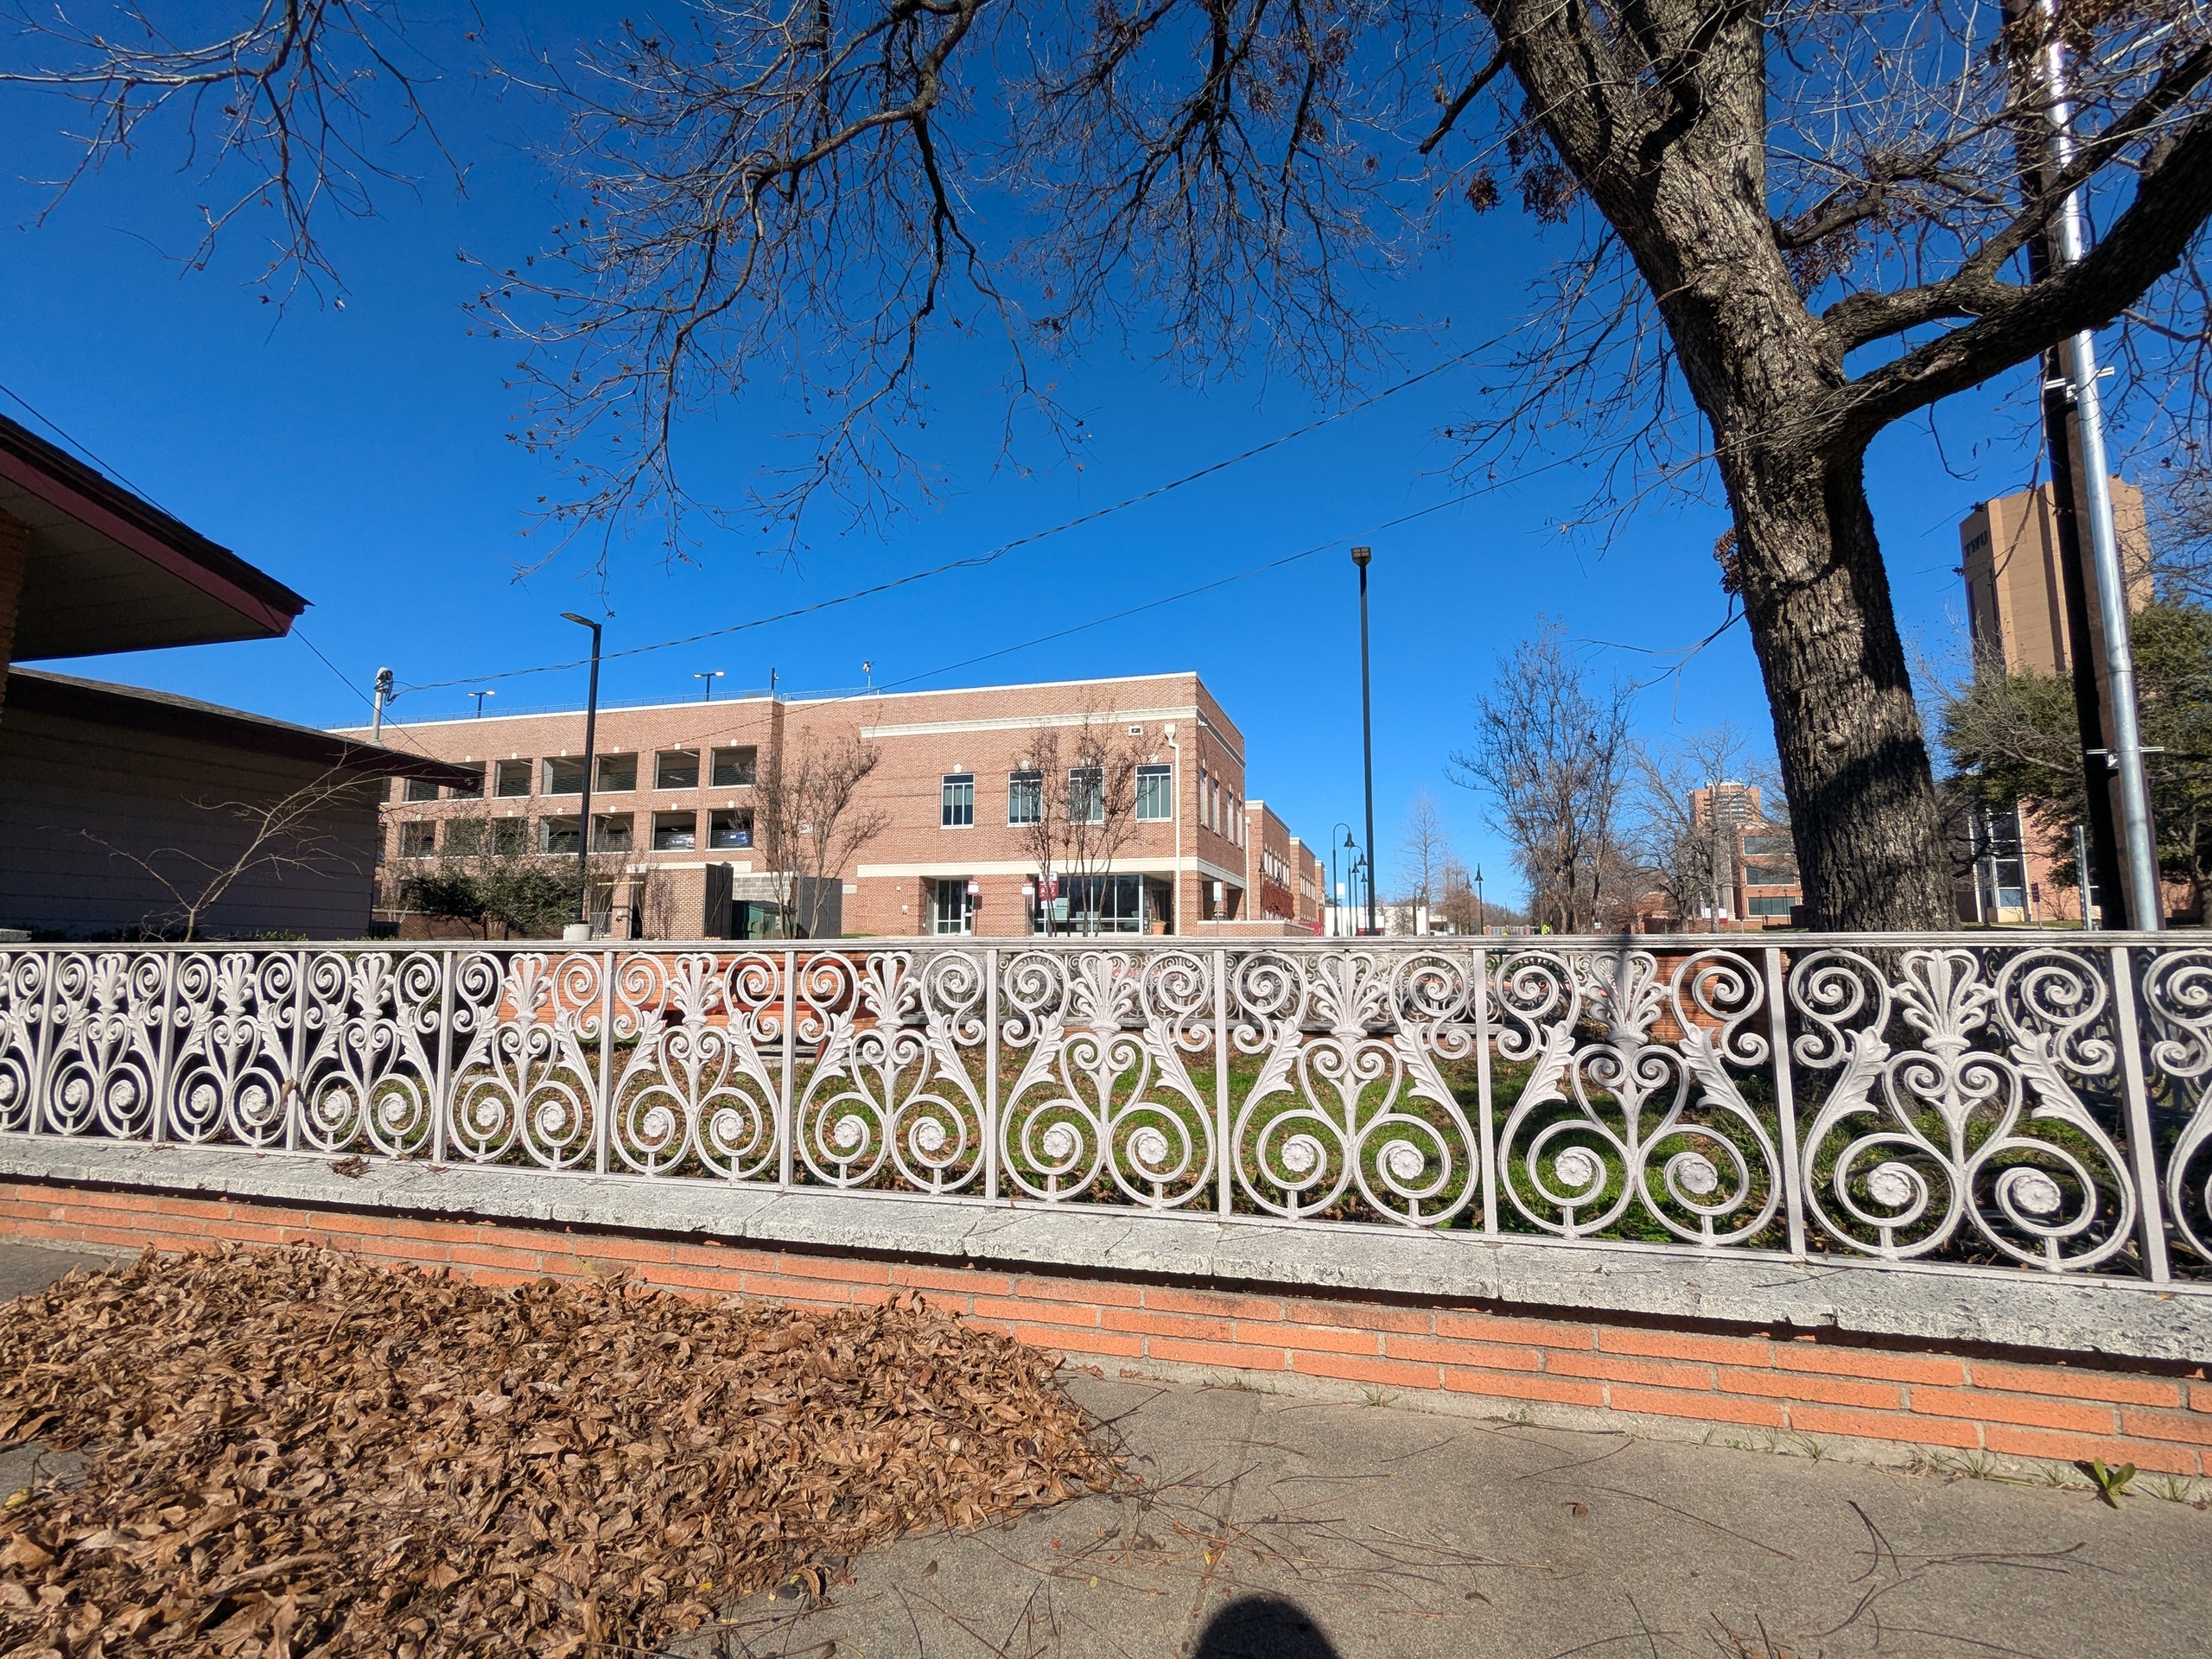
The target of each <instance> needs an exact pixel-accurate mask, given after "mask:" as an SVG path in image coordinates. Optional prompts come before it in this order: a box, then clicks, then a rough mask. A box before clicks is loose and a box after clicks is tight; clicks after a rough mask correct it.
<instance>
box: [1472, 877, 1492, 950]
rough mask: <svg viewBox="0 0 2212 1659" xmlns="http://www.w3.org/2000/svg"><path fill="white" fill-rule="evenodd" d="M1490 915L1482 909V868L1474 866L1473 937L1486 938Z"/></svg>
mask: <svg viewBox="0 0 2212 1659" xmlns="http://www.w3.org/2000/svg"><path fill="white" fill-rule="evenodd" d="M1489 922H1490V913H1489V912H1487V911H1485V910H1484V908H1483V867H1482V866H1481V865H1479V864H1478V865H1476V866H1475V937H1476V938H1488V937H1489V934H1490V927H1489Z"/></svg>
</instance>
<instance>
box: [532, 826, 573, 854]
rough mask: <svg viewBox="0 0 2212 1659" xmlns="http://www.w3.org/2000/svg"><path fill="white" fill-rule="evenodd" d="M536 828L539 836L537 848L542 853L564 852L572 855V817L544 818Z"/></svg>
mask: <svg viewBox="0 0 2212 1659" xmlns="http://www.w3.org/2000/svg"><path fill="white" fill-rule="evenodd" d="M538 828H539V829H540V831H541V837H540V839H539V841H538V843H537V849H538V851H540V852H542V853H566V854H569V855H570V856H572V857H573V856H574V855H575V850H576V820H575V819H574V818H545V819H543V820H541V821H540V823H539V825H538Z"/></svg>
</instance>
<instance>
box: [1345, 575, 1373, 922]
mask: <svg viewBox="0 0 2212 1659" xmlns="http://www.w3.org/2000/svg"><path fill="white" fill-rule="evenodd" d="M1374 556H1375V550H1373V549H1372V548H1366V547H1355V548H1354V549H1352V550H1351V562H1352V563H1354V564H1356V565H1357V566H1358V567H1359V734H1360V745H1361V748H1362V750H1363V753H1364V754H1365V756H1366V761H1367V931H1368V932H1369V933H1370V934H1372V933H1373V932H1374V931H1375V712H1374V702H1373V699H1372V698H1371V697H1370V695H1369V686H1370V681H1369V675H1368V666H1367V563H1368V561H1369V560H1370V559H1372V558H1373V557H1374Z"/></svg>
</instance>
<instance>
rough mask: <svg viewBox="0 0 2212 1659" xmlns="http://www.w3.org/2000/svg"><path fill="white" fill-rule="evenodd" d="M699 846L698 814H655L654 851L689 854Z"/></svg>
mask: <svg viewBox="0 0 2212 1659" xmlns="http://www.w3.org/2000/svg"><path fill="white" fill-rule="evenodd" d="M698 844H699V815H698V814H697V813H696V812H656V813H654V814H653V851H655V852H657V853H688V852H690V851H691V850H692V849H694V848H696V846H698Z"/></svg>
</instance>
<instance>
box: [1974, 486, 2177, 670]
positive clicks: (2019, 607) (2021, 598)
mask: <svg viewBox="0 0 2212 1659" xmlns="http://www.w3.org/2000/svg"><path fill="white" fill-rule="evenodd" d="M2112 512H2113V528H2114V529H2115V530H2116V531H2118V532H2119V536H2120V569H2122V570H2123V571H2126V572H2127V573H2128V600H2129V602H2130V604H2131V605H2133V607H2135V608H2136V609H2138V610H2140V609H2141V608H2142V607H2144V606H2145V605H2147V604H2148V603H2150V601H2151V575H2150V550H2151V536H2150V531H2149V528H2148V526H2147V524H2146V523H2145V518H2144V514H2143V492H2142V491H2140V490H2139V489H2137V488H2136V487H2135V486H2133V484H2129V483H2126V482H2124V481H2122V480H2120V479H2118V478H2115V479H2113V480H2112ZM1959 550H1960V552H1961V554H1962V555H1963V560H1962V563H1961V566H1960V574H1961V575H1962V576H1964V577H1965V578H1966V587H1967V630H1968V632H1969V633H1970V634H1971V635H1972V637H1973V639H1974V650H1975V651H1976V652H1977V653H1979V654H1981V655H1983V656H1986V657H1987V658H1992V659H1993V660H1995V661H1998V662H2001V663H2002V664H2005V667H2006V668H2007V669H2009V670H2012V671H2015V672H2017V671H2020V670H2022V669H2033V670H2035V671H2037V672H2039V673H2044V674H2069V673H2071V672H2072V671H2073V661H2074V657H2073V640H2072V638H2071V634H2070V631H2069V629H2068V627H2067V626H2066V590H2065V586H2064V583H2063V579H2062V576H2061V573H2060V570H2059V562H2058V524H2057V515H2056V509H2055V508H2054V507H2053V505H2052V503H2051V494H2050V486H2049V485H2048V484H2038V485H2037V486H2035V488H2033V489H2031V490H2022V491H2019V492H2018V493H2016V494H2012V495H2005V496H1999V497H1998V498H1997V499H1994V500H1991V501H1983V502H1979V503H1977V504H1976V505H1975V506H1974V511H1973V512H1970V513H1968V514H1967V517H1966V519H1965V521H1964V522H1963V523H1961V524H1960V525H1959ZM2088 601H2089V626H2091V627H2092V628H2097V627H2101V626H2103V623H2102V620H2101V619H2102V617H2103V612H2102V611H2101V609H2100V608H2099V607H2098V604H2097V587H2096V583H2095V582H2094V581H2091V582H2088Z"/></svg>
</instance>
